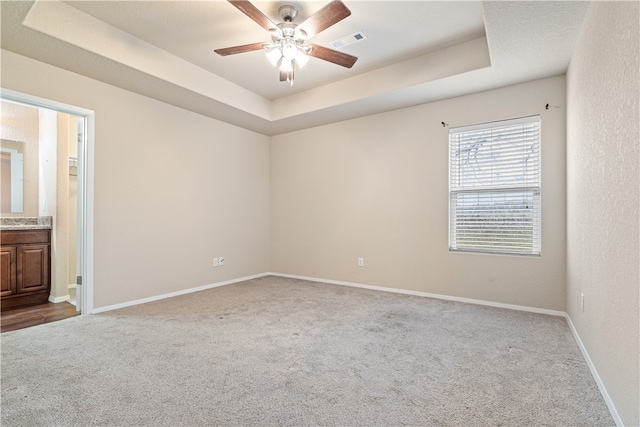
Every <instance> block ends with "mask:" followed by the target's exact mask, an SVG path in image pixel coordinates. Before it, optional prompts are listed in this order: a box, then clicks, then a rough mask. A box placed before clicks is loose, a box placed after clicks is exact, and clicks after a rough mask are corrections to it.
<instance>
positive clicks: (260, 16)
mask: <svg viewBox="0 0 640 427" xmlns="http://www.w3.org/2000/svg"><path fill="white" fill-rule="evenodd" d="M229 3H231V4H232V5H234V6H235V7H236V8H238V10H239V11H240V12H242V13H244V14H245V15H247V16H248V17H249V18H251V19H253V20H254V21H255V22H256V23H257V24H258V25H260V26H261V27H262V28H264V29H265V30H270V29H272V28H277V26H276V24H274V23H273V22H272V21H271V20H270V19H269V18H267V16H266V15H265V14H264V13H262V12H260V10H259V9H258V8H257V7H255V6H254V5H253V4H252V3H251V2H249V1H247V0H229Z"/></svg>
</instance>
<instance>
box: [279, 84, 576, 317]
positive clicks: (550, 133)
mask: <svg viewBox="0 0 640 427" xmlns="http://www.w3.org/2000/svg"><path fill="white" fill-rule="evenodd" d="M564 102H565V82H564V77H563V76H560V77H553V78H549V79H544V80H538V81H534V82H530V83H525V84H520V85H515V86H511V87H506V88H502V89H497V90H492V91H488V92H482V93H478V94H474V95H469V96H464V97H460V98H454V99H450V100H446V101H439V102H434V103H430V104H425V105H421V106H418V107H413V108H407V109H403V110H398V111H393V112H389V113H384V114H378V115H375V116H369V117H364V118H361V119H355V120H349V121H345V122H340V123H335V124H331V125H327V126H321V127H317V128H313V129H307V130H304V131H299V132H293V133H289V134H285V135H279V136H275V137H273V138H272V143H271V252H270V254H271V269H272V271H274V272H279V273H287V274H294V275H302V276H311V277H314V276H315V277H319V278H324V279H333V280H342V281H349V282H356V283H364V284H369V285H376V286H386V287H393V288H401V289H407V290H413V291H421V292H429V293H437V294H444V295H450V296H456V297H465V298H474V299H479V300H487V301H494V302H500V303H507V304H517V305H523V306H530V307H537V308H544V309H550V310H560V311H564V309H565V233H566V231H565V135H566V129H565V121H566V117H565V106H564ZM547 103H548V104H550V105H551V106H553V107H552V108H550V109H549V110H545V104H547ZM534 114H540V115H541V119H542V230H543V231H542V233H543V234H542V256H541V257H539V258H538V257H522V256H505V255H482V254H471V253H450V252H449V250H448V248H449V246H448V206H449V204H448V201H449V196H448V164H449V160H448V129H447V128H444V127H442V125H441V122H442V121H445V122H447V123H448V124H449V125H450V126H452V127H455V126H462V125H470V124H477V123H483V122H487V121H493V120H503V119H508V118H514V117H522V116H528V115H534ZM358 257H364V259H365V265H364V267H358V266H357V259H358Z"/></svg>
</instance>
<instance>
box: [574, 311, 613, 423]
mask: <svg viewBox="0 0 640 427" xmlns="http://www.w3.org/2000/svg"><path fill="white" fill-rule="evenodd" d="M565 317H566V318H567V323H568V324H569V328H571V332H573V337H574V338H575V340H576V343H578V348H580V351H581V352H582V356H583V357H584V360H585V361H586V362H587V366H588V367H589V371H591V376H592V377H593V379H594V380H595V382H596V384H597V385H598V390H600V394H601V395H602V398H603V399H604V402H605V403H606V404H607V408H609V412H610V413H611V417H613V421H614V422H615V423H616V425H617V426H624V423H623V422H622V418H621V417H620V414H618V410H617V409H616V407H615V405H614V404H613V401H612V400H611V396H609V392H608V391H607V389H606V387H605V386H604V383H603V382H602V379H601V378H600V375H599V374H598V371H597V369H596V367H595V365H594V364H593V362H592V361H591V357H589V353H588V352H587V348H586V347H585V346H584V344H583V343H582V340H581V339H580V335H578V331H577V330H576V328H575V326H573V322H572V321H571V317H569V314H567V315H566V316H565Z"/></svg>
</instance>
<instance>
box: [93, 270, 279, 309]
mask: <svg viewBox="0 0 640 427" xmlns="http://www.w3.org/2000/svg"><path fill="white" fill-rule="evenodd" d="M268 275H269V273H261V274H255V275H253V276H245V277H239V278H237V279H231V280H226V281H224V282H217V283H212V284H210V285H204V286H198V287H196V288H189V289H184V290H182V291H176V292H169V293H168V294H162V295H156V296H153V297H149V298H142V299H138V300H134V301H127V302H123V303H120V304H113V305H108V306H106V307H98V308H94V309H93V310H92V311H91V313H89V314H97V313H104V312H105V311H111V310H117V309H119V308H125V307H131V306H133V305H138V304H144V303H147V302H152V301H158V300H161V299H166V298H172V297H177V296H179V295H185V294H190V293H193V292H199V291H204V290H207V289H212V288H217V287H220V286H226V285H231V284H233V283H238V282H244V281H245V280H251V279H257V278H259V277H264V276H268Z"/></svg>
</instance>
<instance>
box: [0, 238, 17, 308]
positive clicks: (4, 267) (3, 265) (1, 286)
mask: <svg viewBox="0 0 640 427" xmlns="http://www.w3.org/2000/svg"><path fill="white" fill-rule="evenodd" d="M15 293H16V247H15V246H2V247H1V248H0V296H6V295H13V294H15Z"/></svg>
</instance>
